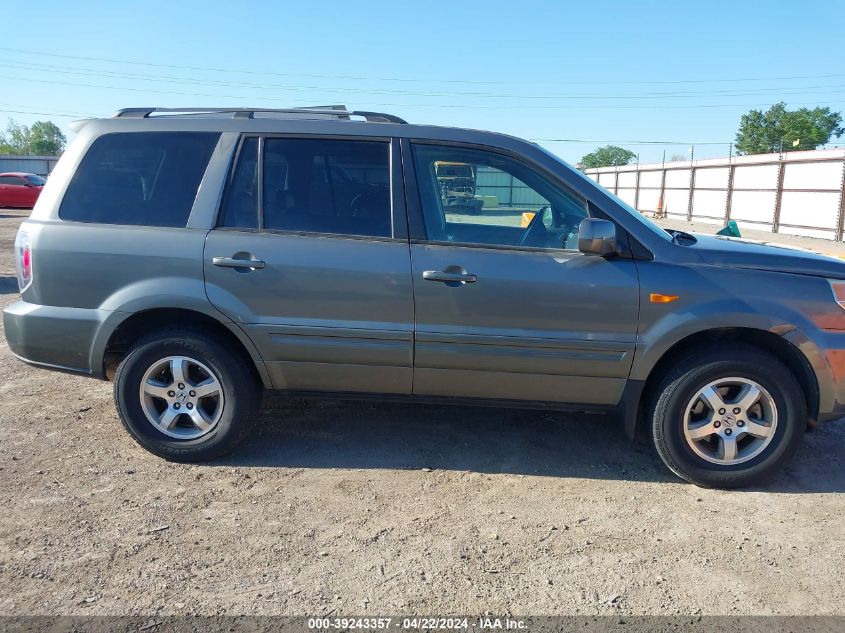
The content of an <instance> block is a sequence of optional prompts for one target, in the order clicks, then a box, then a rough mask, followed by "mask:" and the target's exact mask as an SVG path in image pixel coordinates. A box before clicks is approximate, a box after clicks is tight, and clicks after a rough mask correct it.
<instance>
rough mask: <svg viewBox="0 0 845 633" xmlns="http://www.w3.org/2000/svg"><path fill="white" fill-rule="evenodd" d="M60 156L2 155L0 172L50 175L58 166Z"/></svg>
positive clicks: (0, 157) (0, 156)
mask: <svg viewBox="0 0 845 633" xmlns="http://www.w3.org/2000/svg"><path fill="white" fill-rule="evenodd" d="M58 160H59V157H58V156H9V155H5V154H3V155H0V172H6V171H22V172H25V173H27V174H38V175H39V176H49V175H50V172H51V171H53V168H54V167H55V166H56V162H57V161H58Z"/></svg>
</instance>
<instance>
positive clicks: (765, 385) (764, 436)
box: [649, 345, 807, 488]
mask: <svg viewBox="0 0 845 633" xmlns="http://www.w3.org/2000/svg"><path fill="white" fill-rule="evenodd" d="M649 415H650V418H651V423H652V436H653V439H654V445H655V447H656V449H657V452H658V454H659V455H660V457H661V459H662V460H663V461H664V463H665V464H666V465H667V466H668V467H669V469H670V470H672V472H674V473H675V474H676V475H678V476H680V477H682V478H683V479H686V480H687V481H690V482H692V483H695V484H698V485H700V486H705V487H714V488H740V487H743V486H750V485H753V484H756V483H759V482H760V481H762V480H764V479H766V478H767V477H769V476H770V475H771V474H772V473H773V472H774V471H775V470H776V469H778V468H780V467H781V466H782V465H783V463H784V462H785V461H786V460H787V459H788V457H789V456H790V455H791V454H792V453H793V452H794V451H795V449H796V448H797V446H798V444H799V443H800V441H801V437H802V436H803V432H804V430H805V429H806V427H807V405H806V402H805V400H804V396H803V394H802V392H801V388H800V386H799V385H798V382H797V380H796V379H795V376H794V375H793V374H792V372H791V371H790V370H789V369H788V368H787V367H786V366H785V365H784V364H783V363H781V362H780V361H779V360H778V359H776V358H775V357H773V356H771V355H769V354H767V353H765V352H763V351H761V350H759V349H757V348H753V347H748V346H744V345H732V346H730V347H728V346H724V347H722V346H718V347H716V348H712V349H710V350H709V351H707V352H702V353H700V354H699V353H696V352H693V353H692V355H691V356H689V357H688V358H686V359H685V360H684V361H682V362H681V363H679V364H678V365H677V366H676V367H675V368H674V369H673V370H671V371H669V372H668V373H667V374H666V375H665V376H664V377H663V379H662V380H661V381H660V383H659V384H658V386H657V388H656V390H655V392H654V394H653V398H652V403H651V406H650V407H649Z"/></svg>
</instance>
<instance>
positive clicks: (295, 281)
mask: <svg viewBox="0 0 845 633" xmlns="http://www.w3.org/2000/svg"><path fill="white" fill-rule="evenodd" d="M395 149H396V151H394V148H393V147H392V143H391V141H390V139H381V138H379V139H374V138H368V139H360V138H354V139H351V138H329V137H313V136H311V137H308V138H297V137H289V136H267V137H260V136H246V137H244V138H243V139H242V141H241V145H240V148H239V150H238V155H237V157H236V159H235V166H234V169H233V171H232V174H231V176H230V178H229V182H228V185H227V188H226V192H225V194H224V198H223V202H222V207H221V212H220V216H219V218H218V225H217V227H216V228H215V229H213V230H212V231H211V232H210V233H209V234H208V237H207V241H206V248H205V258H204V266H205V278H206V287H207V292H208V296H209V299H210V300H211V302H212V303H213V304H214V305H215V306H217V308H218V309H220V310H222V311H223V312H224V313H226V314H227V315H228V316H229V317H230V318H232V319H233V320H234V321H236V322H238V323H239V324H241V326H242V327H243V328H244V329H245V330H246V332H247V333H248V334H249V335H250V336H251V338H252V339H253V341H254V342H255V344H256V346H257V347H258V349H259V352H260V353H261V355H262V357H263V359H264V361H265V362H266V364H267V368H268V370H269V372H270V375H271V378H272V381H273V384H274V386H275V387H276V388H277V389H284V390H295V391H338V392H375V393H393V394H409V393H410V392H411V374H412V347H413V291H412V288H411V268H410V257H409V246H408V240H407V221H406V216H405V207H404V194H403V192H402V185H401V169H399V168H394V167H393V165H399V162H398V161H399V156H398V148H395ZM391 174H394V175H395V176H396V179H397V180H398V188H397V187H395V186H393V185H392V182H391Z"/></svg>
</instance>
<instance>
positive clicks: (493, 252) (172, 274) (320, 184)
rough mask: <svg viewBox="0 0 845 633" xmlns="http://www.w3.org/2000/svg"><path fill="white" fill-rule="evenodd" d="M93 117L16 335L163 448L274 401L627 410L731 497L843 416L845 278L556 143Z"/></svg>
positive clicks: (194, 113) (35, 217)
mask: <svg viewBox="0 0 845 633" xmlns="http://www.w3.org/2000/svg"><path fill="white" fill-rule="evenodd" d="M74 127H75V129H76V131H77V136H76V138H75V140H74V141H73V143H72V144H71V146H70V147H69V148H68V150H67V151H66V152H65V153H64V155H63V156H62V158H61V160H60V161H59V163H58V165H57V166H56V168H55V171H54V172H53V174H52V175H51V177H50V179H49V180H48V181H47V183H46V185H45V186H44V190H43V192H42V193H41V195H40V197H39V198H38V201H37V204H36V206H35V209H34V210H33V212H32V214H31V216H30V217H29V218H28V219H27V220H26V221H25V222H23V224H22V225H21V227H20V231H19V233H18V235H17V240H16V245H15V249H16V261H17V267H18V278H19V285H20V292H21V298H20V300H19V301H18V302H16V303H13V304H12V305H10V306H9V307H8V308H7V309H6V310H5V311H4V324H5V330H6V337H7V339H8V342H9V346H10V347H11V350H12V351H13V352H14V354H15V355H16V356H18V357H19V358H20V359H21V360H23V361H25V362H27V363H31V364H33V365H38V366H40V367H44V368H46V369H53V370H59V371H66V372H73V373H77V374H83V375H87V376H92V377H94V378H99V379H106V380H111V381H113V382H114V399H115V403H116V407H117V411H118V414H119V417H120V420H121V421H122V423H123V425H124V426H125V427H126V430H127V431H128V432H129V433H130V434H131V436H132V437H133V438H134V439H135V440H136V441H137V442H138V443H139V444H140V445H141V446H143V447H144V448H146V449H147V450H149V451H151V452H152V453H155V454H156V455H159V456H161V457H163V458H165V459H169V460H177V461H201V460H210V459H213V458H216V457H219V456H220V455H222V454H224V453H226V452H228V451H231V450H232V449H234V448H235V447H236V445H237V444H238V443H239V442H240V441H241V440H242V439H243V438H244V437H245V436H246V435H247V434H248V433H249V431H250V428H251V424H252V420H253V418H254V415H255V413H256V409H257V407H258V405H259V403H260V400H261V395H262V393H263V391H264V390H274V391H279V392H284V393H286V394H291V395H297V396H303V395H310V396H314V395H320V396H326V395H329V394H334V395H339V396H343V397H351V398H356V397H363V396H377V397H383V398H390V399H400V400H407V401H425V402H447V403H461V404H472V403H487V404H490V403H493V404H496V405H497V406H509V407H537V408H551V409H562V410H578V411H584V410H592V411H606V412H612V413H615V414H617V415H618V418H619V420H620V423H621V425H622V426H623V427H624V429H625V430H626V432H627V433H628V435H630V436H632V437H633V436H634V435H635V433H637V431H638V430H641V431H642V432H643V433H646V434H648V435H649V436H650V437H651V439H652V440H653V443H654V446H655V447H656V449H657V453H658V454H659V455H660V457H661V458H662V460H663V461H664V462H665V464H666V466H667V467H668V468H669V469H670V470H671V471H672V472H674V473H675V474H677V475H679V476H680V477H682V478H684V479H687V480H689V481H691V482H694V483H696V484H699V485H702V486H714V487H725V488H728V487H738V486H747V485H750V484H753V483H756V482H758V481H760V480H762V479H764V478H765V477H767V476H769V475H770V474H771V473H773V472H774V471H775V470H776V469H777V468H778V467H780V466H782V465H783V463H784V462H785V461H786V460H787V459H788V458H789V457H790V455H791V454H792V453H794V451H795V449H796V447H797V446H798V445H799V443H800V441H801V438H802V436H803V435H804V433H805V431H806V430H807V428H808V426H814V425H816V424H819V423H822V422H825V421H829V420H835V419H837V418H840V417H842V416H843V415H845V382H844V381H845V262H841V261H838V260H836V259H833V258H829V257H825V256H822V255H817V254H813V253H809V252H804V251H799V250H795V249H788V248H785V247H782V246H776V245H772V244H765V243H759V242H751V241H747V240H741V239H736V238H730V237H721V236H704V235H692V234H688V233H684V232H680V231H666V230H663V229H661V228H659V227H658V226H656V225H655V224H653V223H652V222H651V221H650V220H648V219H647V218H645V217H644V216H643V215H642V214H641V213H639V212H637V211H636V210H635V209H632V208H631V207H629V206H628V205H627V204H626V203H624V202H623V201H621V200H620V199H618V198H616V197H615V196H613V195H612V194H611V193H609V192H608V191H606V190H605V189H603V188H602V187H600V186H598V185H597V184H596V183H595V182H593V181H592V180H590V179H589V178H587V177H586V176H584V175H582V174H581V173H580V172H579V171H578V170H576V169H574V168H573V167H571V166H569V165H567V164H566V163H564V162H563V161H561V160H560V159H558V158H557V157H556V156H554V155H553V154H551V153H549V152H547V151H545V150H544V149H543V148H541V147H539V146H538V145H535V144H533V143H529V142H526V141H523V140H520V139H518V138H514V137H511V136H505V135H502V134H495V133H491V132H480V131H475V130H466V129H456V128H448V127H433V126H426V125H410V124H407V123H406V122H405V121H403V120H401V119H399V118H398V117H395V116H392V115H388V114H379V113H372V112H350V111H346V110H339V109H323V108H314V109H292V110H273V111H268V110H252V109H231V108H191V109H164V108H133V109H128V110H122V111H120V112H118V113H117V114H116V115H115V116H114V117H113V118H109V119H101V120H86V121H80V122H76V123H75V125H74ZM442 165H467V166H469V168H470V169H471V170H472V173H473V174H474V177H475V183H474V187H475V191H474V193H473V195H475V196H476V197H477V200H478V202H479V205H478V206H480V204H481V203H482V201H483V204H484V205H485V206H484V212H483V213H481V214H479V213H478V212H477V209H475V208H474V207H469V206H467V205H455V204H451V200H449V199H447V198H448V196H446V195H445V194H444V188H443V186H442V182H441V180H442V174H441V173H439V171H438V167H439V166H442ZM524 217H526V218H530V221H529V222H527V226H522V224H523V218H524ZM490 411H491V413H490V415H491V416H494V415H496V414H495V409H491V410H490ZM590 419H593V418H591V417H584V418H583V420H584V422H585V423H589V420H590ZM596 432H597V433H603V432H610V431H605V430H601V431H596Z"/></svg>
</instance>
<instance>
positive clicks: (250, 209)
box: [218, 137, 392, 237]
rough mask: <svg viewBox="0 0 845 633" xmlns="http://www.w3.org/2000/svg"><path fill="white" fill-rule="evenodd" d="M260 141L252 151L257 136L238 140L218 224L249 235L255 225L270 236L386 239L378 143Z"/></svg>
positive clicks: (387, 217) (386, 160)
mask: <svg viewBox="0 0 845 633" xmlns="http://www.w3.org/2000/svg"><path fill="white" fill-rule="evenodd" d="M261 142H262V143H263V151H260V152H259V140H258V139H257V138H255V137H248V138H245V139H244V141H243V144H242V145H241V149H240V151H239V153H238V158H237V161H236V163H235V167H234V170H233V172H232V175H231V177H230V179H229V185H228V187H227V190H226V194H225V196H224V198H223V206H222V209H221V213H220V218H219V221H218V226H222V227H231V228H252V229H254V228H259V221H261V225H260V226H261V228H264V229H268V230H276V231H291V232H302V233H324V234H330V235H354V236H363V237H368V236H369V237H390V236H391V235H392V221H391V201H390V146H389V144H388V143H387V142H386V141H369V140H367V141H358V140H338V139H318V138H315V139H297V138H273V137H267V138H264V139H262V141H261ZM259 154H261V156H259ZM259 167H260V170H259ZM259 171H260V172H261V173H260V179H259ZM259 182H261V183H262V185H263V186H261V191H260V192H259ZM259 193H260V194H261V195H260V196H259Z"/></svg>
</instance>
